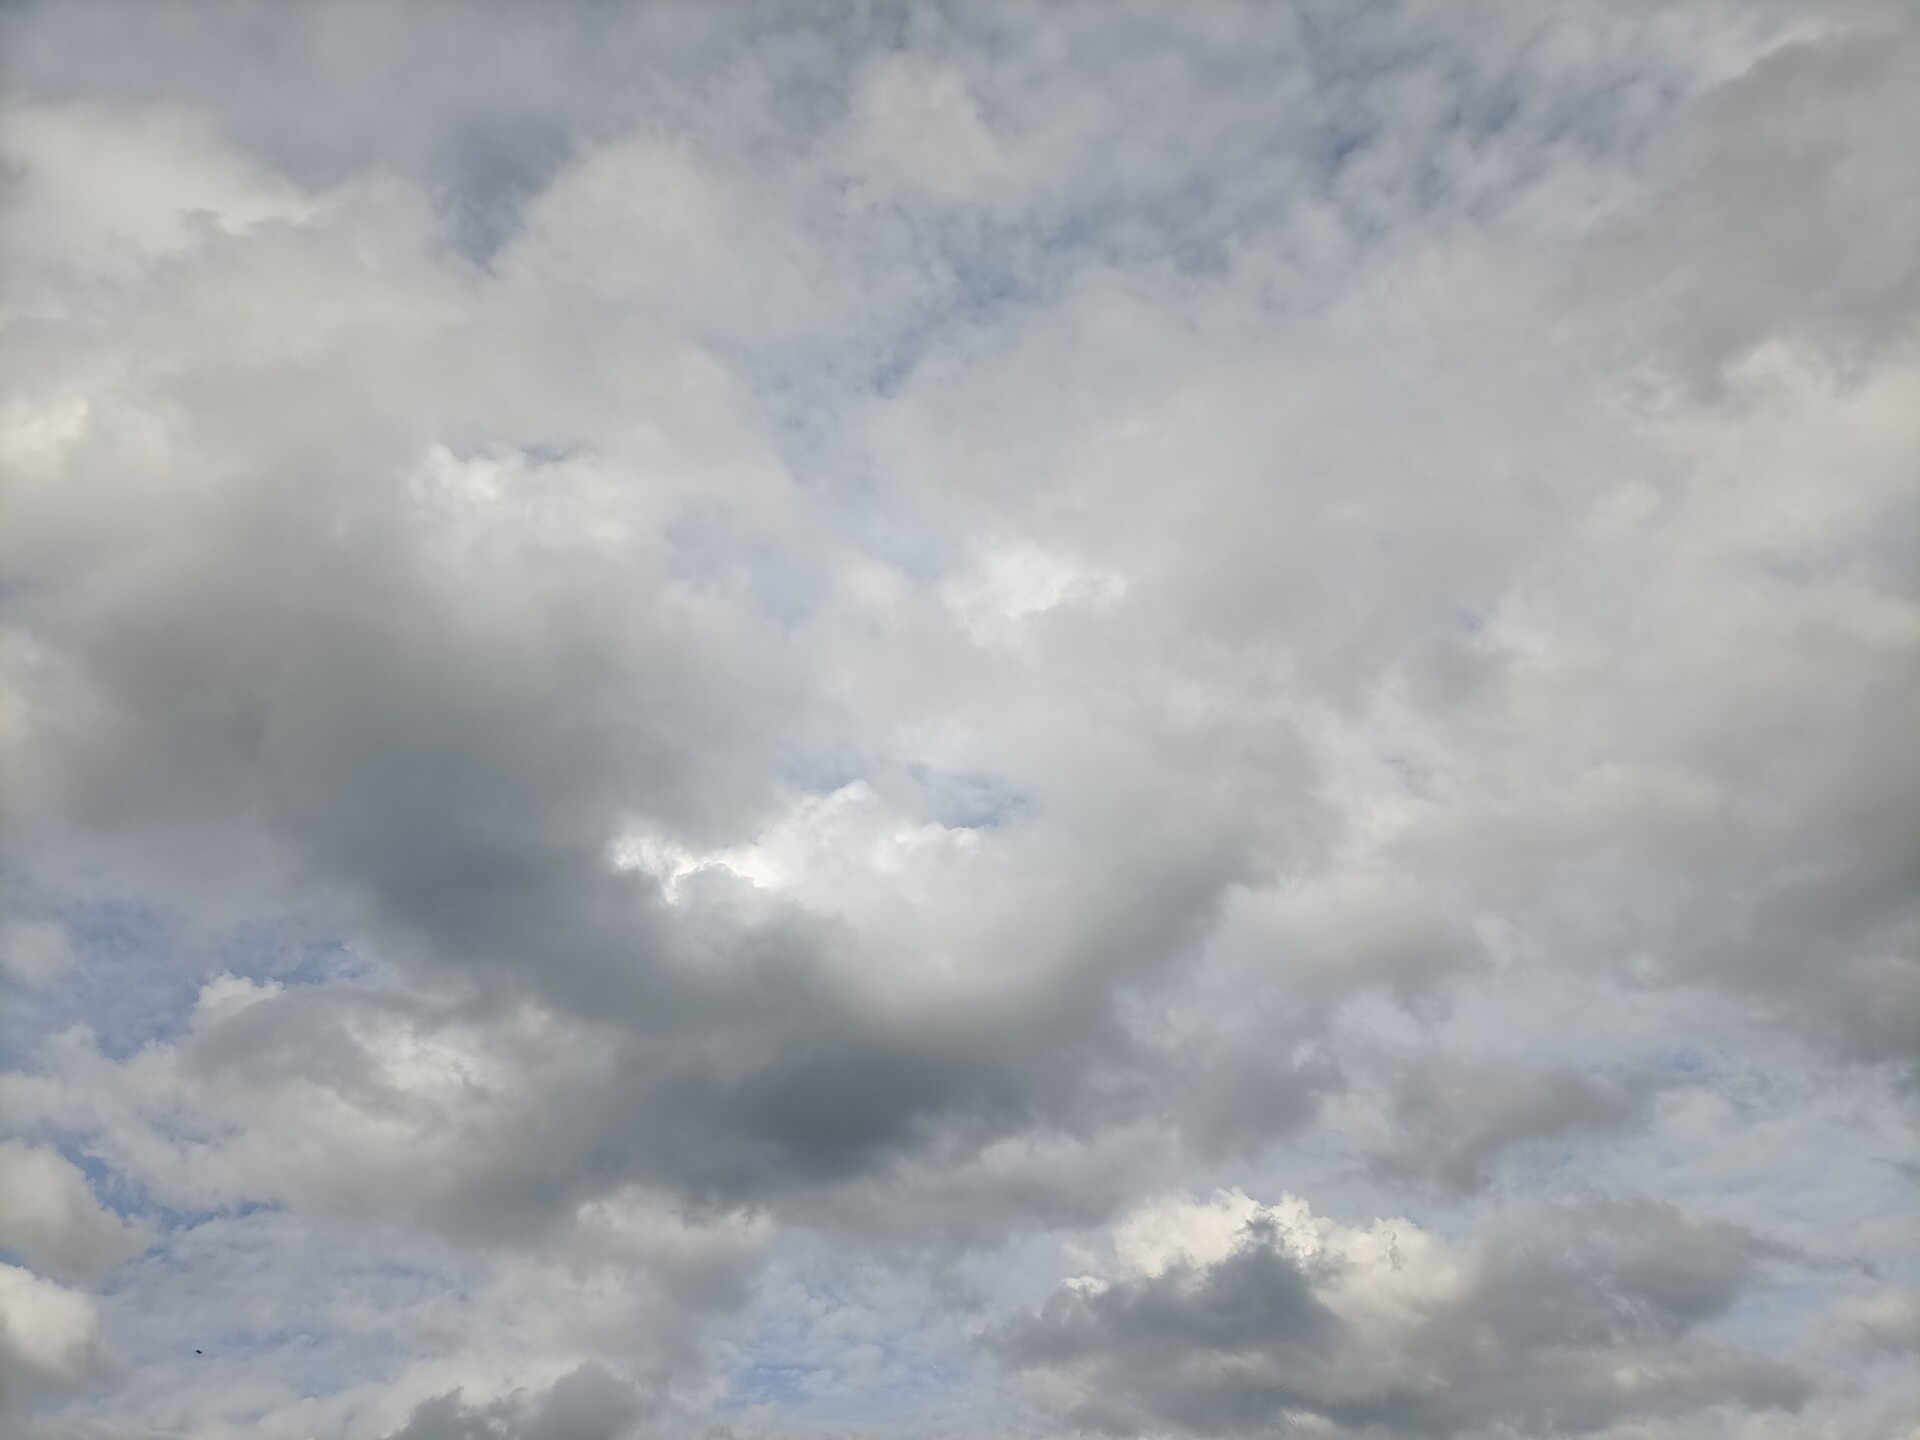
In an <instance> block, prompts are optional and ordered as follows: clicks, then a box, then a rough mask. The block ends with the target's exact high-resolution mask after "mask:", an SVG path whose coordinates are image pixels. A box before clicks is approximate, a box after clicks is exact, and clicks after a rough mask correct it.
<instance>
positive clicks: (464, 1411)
mask: <svg viewBox="0 0 1920 1440" xmlns="http://www.w3.org/2000/svg"><path fill="white" fill-rule="evenodd" d="M647 1408H648V1407H647V1405H646V1404H645V1402H644V1400H643V1398H642V1396H641V1394H640V1392H639V1390H638V1389H637V1388H636V1387H635V1386H633V1385H632V1384H630V1383H628V1382H626V1381H623V1380H620V1379H619V1378H618V1377H616V1376H615V1375H614V1374H613V1373H612V1372H611V1371H609V1370H607V1369H606V1368H605V1367H604V1366H601V1365H594V1364H588V1365H582V1366H581V1367H580V1368H579V1369H577V1370H575V1371H573V1372H572V1373H571V1374H568V1375H564V1376H562V1377H561V1378H560V1379H558V1380H556V1381H554V1382H553V1385H552V1387H551V1388H550V1389H548V1390H547V1391H546V1392H545V1393H544V1394H542V1395H535V1396H526V1395H519V1394H515V1395H513V1396H510V1397H509V1398H507V1399H504V1400H495V1401H492V1402H491V1403H489V1404H485V1405H468V1404H466V1403H465V1402H464V1401H463V1400H462V1399H461V1396H460V1392H459V1391H457V1390H455V1391H449V1392H448V1393H447V1394H445V1395H441V1396H437V1397H435V1398H434V1399H432V1400H425V1401H422V1402H421V1403H420V1404H419V1405H418V1406H416V1407H415V1408H414V1411H413V1414H412V1415H411V1416H410V1417H409V1418H408V1420H407V1423H406V1424H405V1425H403V1426H401V1427H400V1428H399V1429H398V1430H396V1431H394V1432H393V1434H392V1436H391V1437H389V1440H622V1437H625V1436H631V1435H633V1434H635V1433H636V1429H635V1427H636V1426H637V1425H638V1424H639V1422H640V1421H641V1419H642V1418H643V1417H644V1415H645V1413H646V1411H647Z"/></svg>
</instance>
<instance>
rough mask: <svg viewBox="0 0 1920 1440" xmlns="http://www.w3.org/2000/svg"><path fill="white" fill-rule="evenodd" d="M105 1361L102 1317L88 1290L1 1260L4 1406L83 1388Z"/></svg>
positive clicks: (0, 1400)
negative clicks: (72, 1287)
mask: <svg viewBox="0 0 1920 1440" xmlns="http://www.w3.org/2000/svg"><path fill="white" fill-rule="evenodd" d="M106 1363H107V1353H106V1350H105V1347H104V1346H103V1345H102V1343H101V1339H100V1321H99V1317H98V1315H97V1314H96V1312H95V1310H94V1307H93V1304H92V1302H90V1301H89V1300H88V1299H87V1297H86V1296H85V1295H82V1294H80V1293H79V1292H78V1291H74V1290H69V1289H67V1288H65V1287H64V1286H61V1285H56V1284H54V1283H53V1282H52V1281H51V1280H43V1279H41V1278H40V1277H39V1276H38V1275H35V1274H34V1273H33V1272H32V1271H29V1270H23V1269H21V1268H20V1267H19V1266H17V1265H0V1409H8V1410H10V1409H16V1408H20V1407H22V1406H24V1404H25V1403H26V1402H28V1401H31V1400H34V1399H36V1398H39V1397H40V1396H42V1395H44V1394H46V1393H48V1392H57V1391H63V1390H76V1389H79V1388H80V1387H81V1386H82V1385H84V1384H85V1383H86V1382H87V1381H88V1380H90V1379H92V1378H94V1377H95V1376H97V1375H98V1374H100V1373H101V1372H102V1371H103V1370H104V1369H105V1367H106Z"/></svg>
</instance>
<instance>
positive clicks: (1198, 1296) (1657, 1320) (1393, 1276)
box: [994, 1194, 1813, 1435]
mask: <svg viewBox="0 0 1920 1440" xmlns="http://www.w3.org/2000/svg"><path fill="white" fill-rule="evenodd" d="M1143 1221H1144V1222H1145V1223H1144V1224H1143V1223H1142V1222H1143ZM1222 1221H1243V1222H1244V1223H1242V1224H1241V1225H1240V1226H1239V1229H1238V1230H1237V1232H1234V1231H1230V1230H1229V1231H1228V1233H1227V1234H1226V1235H1224V1236H1223V1234H1222V1232H1223V1230H1228V1226H1226V1225H1223V1224H1222ZM1183 1222H1184V1223H1183ZM1189 1229H1190V1230H1191V1231H1192V1240H1191V1242H1188V1237H1187V1236H1186V1235H1183V1234H1182V1233H1181V1232H1182V1231H1184V1230H1189ZM1169 1230H1170V1231H1171V1232H1172V1234H1171V1235H1169V1234H1168V1232H1169ZM1143 1231H1144V1232H1145V1233H1144V1234H1143ZM1156 1232H1157V1233H1156ZM1149 1237H1150V1238H1149ZM1117 1239H1118V1241H1119V1243H1118V1245H1117V1250H1118V1253H1119V1255H1120V1256H1121V1257H1122V1260H1123V1262H1130V1264H1128V1265H1127V1266H1126V1268H1127V1269H1128V1270H1131V1271H1132V1272H1133V1273H1123V1274H1122V1275H1120V1276H1119V1277H1116V1278H1111V1279H1102V1278H1096V1277H1084V1278H1081V1279H1078V1280H1075V1281H1072V1282H1069V1283H1068V1285H1067V1286H1065V1287H1064V1288H1063V1289H1061V1290H1060V1291H1059V1292H1058V1293H1057V1294H1056V1295H1055V1296H1054V1297H1053V1298H1052V1299H1050V1300H1049V1301H1048V1302H1047V1303H1046V1304H1045V1305H1044V1306H1043V1307H1041V1308H1040V1309H1039V1310H1038V1311H1037V1312H1034V1313H1031V1314H1029V1315H1027V1316H1025V1317H1022V1318H1021V1319H1019V1320H1016V1321H1015V1322H1013V1323H1012V1324H1011V1325H1009V1326H1008V1327H1007V1328H1006V1329H1004V1330H1003V1331H1001V1332H1000V1333H999V1334H998V1335H997V1336H996V1337H995V1339H994V1344H995V1346H996V1348H997V1349H998V1350H999V1351H1000V1352H1001V1354H1002V1355H1003V1356H1004V1357H1005V1358H1006V1360H1007V1361H1008V1363H1010V1364H1011V1365H1013V1366H1014V1367H1015V1368H1016V1369H1018V1370H1020V1371H1023V1372H1025V1373H1026V1374H1027V1375H1028V1377H1029V1379H1030V1382H1031V1383H1032V1384H1033V1386H1034V1389H1035V1391H1036V1394H1037V1395H1038V1396H1039V1397H1040V1398H1041V1400H1042V1403H1043V1404H1046V1405H1048V1406H1049V1408H1054V1409H1058V1410H1062V1411H1064V1413H1065V1415H1066V1417H1067V1418H1068V1419H1069V1420H1071V1421H1072V1422H1073V1423H1074V1424H1076V1425H1078V1426H1082V1427H1086V1428H1091V1429H1094V1430H1098V1431H1103V1432H1106V1433H1110V1434H1120V1435H1134V1434H1158V1433H1166V1432H1168V1431H1169V1430H1171V1431H1173V1432H1175V1433H1181V1434H1195V1435H1264V1434H1274V1433H1288V1432H1289V1431H1291V1430H1294V1429H1296V1428H1298V1429H1299V1430H1300V1431H1302V1432H1303V1433H1308V1434H1312V1433H1324V1434H1356V1435H1359V1434H1366V1435H1378V1434H1392V1435H1399V1434H1406V1435H1455V1434H1498V1433H1546V1434H1589V1433H1592V1432H1595V1431H1599V1430H1603V1429H1606V1428H1607V1427H1608V1426H1609V1425H1611V1424H1613V1423H1614V1422H1616V1421H1619V1420H1623V1419H1629V1418H1641V1417H1644V1416H1648V1415H1673V1414H1685V1413H1687V1412H1689V1411H1693V1410H1696V1409H1702V1408H1706V1407H1709V1406H1714V1405H1722V1404H1728V1403H1732V1404H1737V1405H1740V1406H1743V1407H1749V1408H1759V1409H1766V1408H1781V1409H1787V1410H1792V1409H1797V1408H1799V1407H1800V1406H1801V1405H1802V1404H1804V1403H1805V1401H1806V1400H1807V1398H1808V1397H1809V1395H1810V1394H1811V1392H1812V1388H1813V1387H1812V1383H1811V1381H1810V1380H1809V1379H1808V1378H1807V1377H1806V1376H1804V1375H1803V1374H1801V1373H1800V1372H1799V1371H1798V1370H1797V1369H1796V1368H1795V1367H1794V1366H1793V1365H1791V1364H1790V1363H1788V1362H1785V1361H1781V1360H1774V1359H1770V1358H1768V1357H1764V1356H1761V1355H1757V1354H1753V1353H1750V1352H1746V1351H1742V1350H1740V1349H1738V1348H1735V1347H1731V1346H1728V1345H1726V1344H1724V1343H1716V1342H1714V1341H1711V1340H1707V1339H1703V1338H1697V1337H1695V1336H1694V1334H1693V1333H1692V1332H1694V1331H1695V1330H1696V1329H1697V1328H1698V1327H1699V1326H1700V1325H1701V1323H1702V1322H1704V1321H1708V1320H1711V1319H1713V1318H1715V1317H1717V1316H1719V1315H1721V1314H1724V1313H1725V1312H1726V1310H1727V1309H1728V1307H1729V1306H1730V1305H1731V1304H1732V1303H1733V1302H1734V1300H1735V1299H1736V1298H1737V1297H1738V1296H1739V1295H1740V1293H1741V1292H1742V1290H1743V1289H1745V1288H1746V1287H1747V1286H1748V1285H1749V1284H1750V1283H1751V1282H1752V1281H1753V1279H1754V1272H1755V1269H1756V1265H1757V1262H1758V1259H1759V1257H1760V1256H1761V1255H1763V1254H1764V1253H1765V1249H1764V1247H1762V1246H1759V1245H1757V1244H1756V1243H1755V1242H1754V1240H1753V1239H1752V1237H1750V1236H1747V1235H1745V1234H1743V1233H1742V1232H1740V1231H1738V1230H1736V1229H1733V1228H1731V1227H1728V1226H1724V1225H1712V1224H1702V1223H1700V1222H1698V1221H1694V1220H1691V1219H1689V1218H1687V1217H1685V1216H1683V1215H1681V1214H1679V1213H1678V1212H1676V1211H1674V1210H1672V1209H1670V1208H1668V1207H1663V1206H1659V1205H1654V1204H1650V1203H1647V1202H1623V1201H1616V1202H1609V1203H1606V1204H1601V1205H1594V1206H1584V1207H1575V1208H1572V1209H1569V1210H1567V1211H1565V1212H1561V1213H1555V1214H1549V1215H1545V1216H1538V1217H1529V1220H1528V1221H1526V1222H1522V1223H1520V1224H1518V1225H1511V1226H1509V1225H1505V1224H1503V1225H1500V1226H1496V1227H1495V1228H1494V1229H1493V1230H1492V1231H1491V1233H1489V1234H1488V1235H1486V1236H1485V1237H1483V1238H1482V1239H1481V1240H1480V1241H1479V1243H1477V1244H1475V1245H1473V1246H1471V1247H1461V1246H1456V1245H1450V1244H1448V1243H1447V1242H1445V1241H1443V1240H1440V1239H1438V1238H1437V1237H1434V1236H1431V1235H1429V1234H1427V1233H1425V1232H1423V1231H1422V1230H1421V1229H1420V1228H1419V1227H1418V1226H1416V1225H1414V1224H1412V1223H1411V1222H1410V1221H1407V1220H1404V1219H1397V1220H1380V1221H1376V1222H1374V1223H1373V1224H1372V1225H1371V1226H1369V1227H1367V1228H1365V1229H1361V1228H1358V1227H1351V1226H1342V1225H1339V1224H1337V1223H1334V1222H1330V1221H1327V1220H1324V1219H1322V1218H1320V1217H1317V1216H1315V1215H1313V1214H1312V1212H1311V1211H1309V1210H1308V1209H1307V1207H1306V1206H1305V1204H1304V1203H1303V1202H1301V1201H1299V1200H1296V1199H1294V1198H1292V1197H1287V1198H1286V1199H1284V1200H1283V1201H1282V1202H1281V1203H1280V1204H1278V1205H1276V1206H1272V1207H1267V1206H1258V1205H1254V1204H1253V1203H1252V1202H1250V1201H1248V1200H1246V1198H1245V1197H1244V1196H1241V1195H1238V1194H1234V1195H1222V1196H1218V1197H1216V1198H1215V1200H1214V1201H1213V1202H1212V1203H1211V1204H1210V1205H1201V1206H1195V1207H1192V1208H1191V1209H1190V1210H1184V1211H1183V1210H1182V1209H1181V1208H1180V1207H1177V1206H1176V1207H1172V1208H1171V1209H1169V1208H1167V1207H1162V1208H1160V1209H1159V1210H1158V1212H1157V1213H1154V1212H1150V1213H1149V1214H1148V1215H1145V1216H1142V1217H1139V1218H1137V1219H1135V1220H1133V1221H1132V1222H1130V1223H1129V1224H1128V1225H1126V1226H1125V1227H1123V1228H1122V1229H1121V1231H1120V1232H1118V1236H1117ZM1223 1239H1224V1240H1225V1242H1226V1243H1224V1244H1223V1243H1222V1240H1223ZM1143 1240H1145V1241H1146V1243H1145V1244H1143V1243H1142V1241H1143ZM1156 1241H1157V1242H1158V1243H1157V1244H1156V1243H1155V1242H1156ZM1189 1244H1191V1246H1192V1248H1189ZM1196 1249H1197V1250H1198V1252H1199V1253H1198V1254H1197V1255H1196V1254H1195V1253H1194V1251H1195V1250H1196ZM1156 1250H1157V1251H1158V1252H1159V1253H1158V1254H1156V1253H1155V1251H1156Z"/></svg>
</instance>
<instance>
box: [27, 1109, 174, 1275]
mask: <svg viewBox="0 0 1920 1440" xmlns="http://www.w3.org/2000/svg"><path fill="white" fill-rule="evenodd" d="M142 1243H143V1242H142V1237H141V1235H140V1232H139V1230H138V1229H137V1228H135V1227H133V1226H130V1225H128V1224H127V1223H126V1222H124V1221H123V1220H121V1219H120V1218H119V1217H118V1216H117V1215H114V1214H112V1213H110V1212H109V1211H107V1210H105V1209H103V1208H102V1207H101V1205H100V1203H99V1201H97V1200H95V1199H94V1197H93V1189H92V1187H91V1186H90V1185H88V1183H87V1177H86V1175H85V1174H84V1173H82V1172H81V1170H80V1168H79V1167H78V1166H77V1165H75V1164H74V1163H73V1162H72V1161H70V1160H68V1159H67V1158H66V1157H65V1156H64V1155H61V1154H60V1153H59V1152H58V1151H55V1150H45V1149H35V1148H30V1147H28V1146H25V1145H20V1144H16V1143H14V1142H12V1141H4V1142H0V1246H5V1247H6V1248H7V1249H9V1250H14V1251H17V1252H19V1253H20V1254H21V1255H23V1256H25V1257H26V1259H27V1260H28V1261H29V1262H30V1263H31V1264H32V1265H33V1266H34V1267H35V1268H36V1269H38V1270H43V1271H45V1272H46V1273H48V1274H50V1275H53V1276H56V1277H58V1278H60V1279H83V1280H94V1279H98V1278H99V1277H100V1276H101V1275H102V1274H104V1273H105V1272H106V1271H108V1270H110V1269H112V1268H113V1266H114V1265H116V1264H118V1263H119V1262H120V1261H122V1260H124V1259H126V1258H127V1257H128V1256H130V1255H133V1254H135V1253H137V1252H138V1251H139V1250H140V1248H141V1246H142Z"/></svg>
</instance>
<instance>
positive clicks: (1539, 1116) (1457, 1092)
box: [1373, 1056, 1653, 1192]
mask: <svg viewBox="0 0 1920 1440" xmlns="http://www.w3.org/2000/svg"><path fill="white" fill-rule="evenodd" d="M1652 1088H1653V1087H1651V1086H1650V1085H1648V1084H1647V1083H1645V1081H1644V1080H1643V1081H1641V1082H1640V1083H1637V1084H1620V1083H1609V1082H1605V1081H1599V1080H1595V1079H1593V1078H1591V1077H1589V1076H1586V1075H1583V1074H1581V1073H1580V1072H1578V1071H1576V1070H1572V1069H1568V1068H1566V1067H1546V1068H1541V1069H1526V1068H1523V1067H1519V1066H1504V1067H1503V1066H1491V1065H1468V1064H1463V1063H1462V1062H1460V1061H1458V1060H1452V1059H1449V1058H1447V1057H1444V1056H1433V1057H1428V1058H1424V1059H1422V1060H1419V1061H1416V1062H1415V1063H1414V1064H1413V1065H1412V1066H1410V1067H1409V1068H1408V1069H1407V1070H1406V1072H1405V1073H1404V1074H1402V1075H1401V1076H1399V1077H1398V1078H1397V1079H1396V1080H1395V1082H1394V1085H1393V1095H1392V1107H1393V1119H1394V1122H1395V1126H1396V1134H1395V1144H1394V1145H1393V1147H1392V1148H1391V1149H1388V1150H1386V1151H1384V1152H1382V1153H1381V1154H1380V1155H1378V1156H1377V1157H1376V1158H1375V1160H1374V1162H1373V1163H1374V1164H1375V1166H1376V1167H1377V1168H1378V1169H1379V1170H1380V1171H1381V1172H1382V1173H1383V1174H1387V1175H1391V1176H1395V1177H1404V1178H1423V1179H1428V1180H1432V1181H1434V1182H1436V1183H1438V1184H1440V1185H1442V1186H1445V1187H1447V1188H1449V1189H1452V1190H1456V1191H1462V1192H1473V1191H1478V1190H1482V1189H1485V1188H1486V1186H1487V1185H1488V1183H1489V1182H1490V1181H1491V1180H1492V1178H1493V1173H1494V1169H1495V1167H1496V1166H1497V1164H1498V1162H1499V1159H1500V1157H1501V1155H1502V1154H1503V1153H1504V1152H1506V1151H1507V1150H1509V1149H1510V1148H1512V1147H1513V1146H1516V1145H1523V1144H1526V1143H1527V1142H1529V1141H1544V1140H1552V1139H1556V1138H1558V1137H1561V1136H1579V1135H1583V1134H1605V1133H1607V1132H1609V1131H1618V1130H1622V1129H1625V1128H1627V1127H1628V1126H1630V1125H1633V1124H1636V1123H1644V1122H1645V1120H1646V1119H1647V1110H1648V1102H1649V1100H1650V1098H1651V1090H1652Z"/></svg>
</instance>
